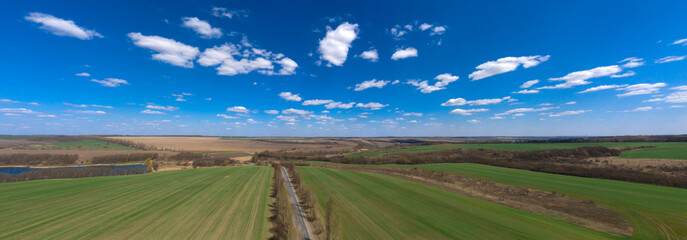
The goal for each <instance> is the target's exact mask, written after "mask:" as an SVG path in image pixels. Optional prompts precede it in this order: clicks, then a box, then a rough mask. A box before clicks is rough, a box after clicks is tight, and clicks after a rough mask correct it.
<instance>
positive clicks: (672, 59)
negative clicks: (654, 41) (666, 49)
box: [655, 56, 686, 63]
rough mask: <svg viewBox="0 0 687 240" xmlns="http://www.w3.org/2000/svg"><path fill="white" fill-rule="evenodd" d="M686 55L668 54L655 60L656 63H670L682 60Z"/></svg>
mask: <svg viewBox="0 0 687 240" xmlns="http://www.w3.org/2000/svg"><path fill="white" fill-rule="evenodd" d="M685 57H686V56H667V57H664V58H659V59H657V60H656V61H655V62H656V63H669V62H675V61H682V60H684V59H685Z"/></svg>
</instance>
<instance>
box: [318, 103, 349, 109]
mask: <svg viewBox="0 0 687 240" xmlns="http://www.w3.org/2000/svg"><path fill="white" fill-rule="evenodd" d="M354 104H355V102H349V103H342V102H332V103H327V105H324V108H326V109H332V108H341V109H349V108H352V107H353V105H354Z"/></svg>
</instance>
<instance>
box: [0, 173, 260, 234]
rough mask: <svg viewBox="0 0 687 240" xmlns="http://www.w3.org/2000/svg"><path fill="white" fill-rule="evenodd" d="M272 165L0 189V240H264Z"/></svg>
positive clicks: (14, 185) (41, 182)
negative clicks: (104, 239) (105, 239)
mask: <svg viewBox="0 0 687 240" xmlns="http://www.w3.org/2000/svg"><path fill="white" fill-rule="evenodd" d="M271 177H272V168H269V167H257V166H251V167H231V168H209V169H192V170H183V171H170V172H160V173H151V174H145V175H130V176H115V177H96V178H85V179H59V180H56V179H54V180H38V181H30V182H17V183H2V184H0V216H3V217H0V239H103V238H107V239H229V238H231V239H266V238H268V237H269V236H270V233H269V227H270V224H269V220H268V218H269V215H270V213H269V209H268V206H269V204H271V202H272V201H271V199H270V197H269V188H270V182H271Z"/></svg>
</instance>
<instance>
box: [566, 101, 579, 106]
mask: <svg viewBox="0 0 687 240" xmlns="http://www.w3.org/2000/svg"><path fill="white" fill-rule="evenodd" d="M565 104H566V105H573V104H577V102H575V101H572V102H567V103H565Z"/></svg>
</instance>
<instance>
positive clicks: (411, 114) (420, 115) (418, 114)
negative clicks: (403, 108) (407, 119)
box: [403, 112, 424, 117]
mask: <svg viewBox="0 0 687 240" xmlns="http://www.w3.org/2000/svg"><path fill="white" fill-rule="evenodd" d="M422 115H424V114H422V113H417V112H407V113H403V116H415V117H422Z"/></svg>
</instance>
